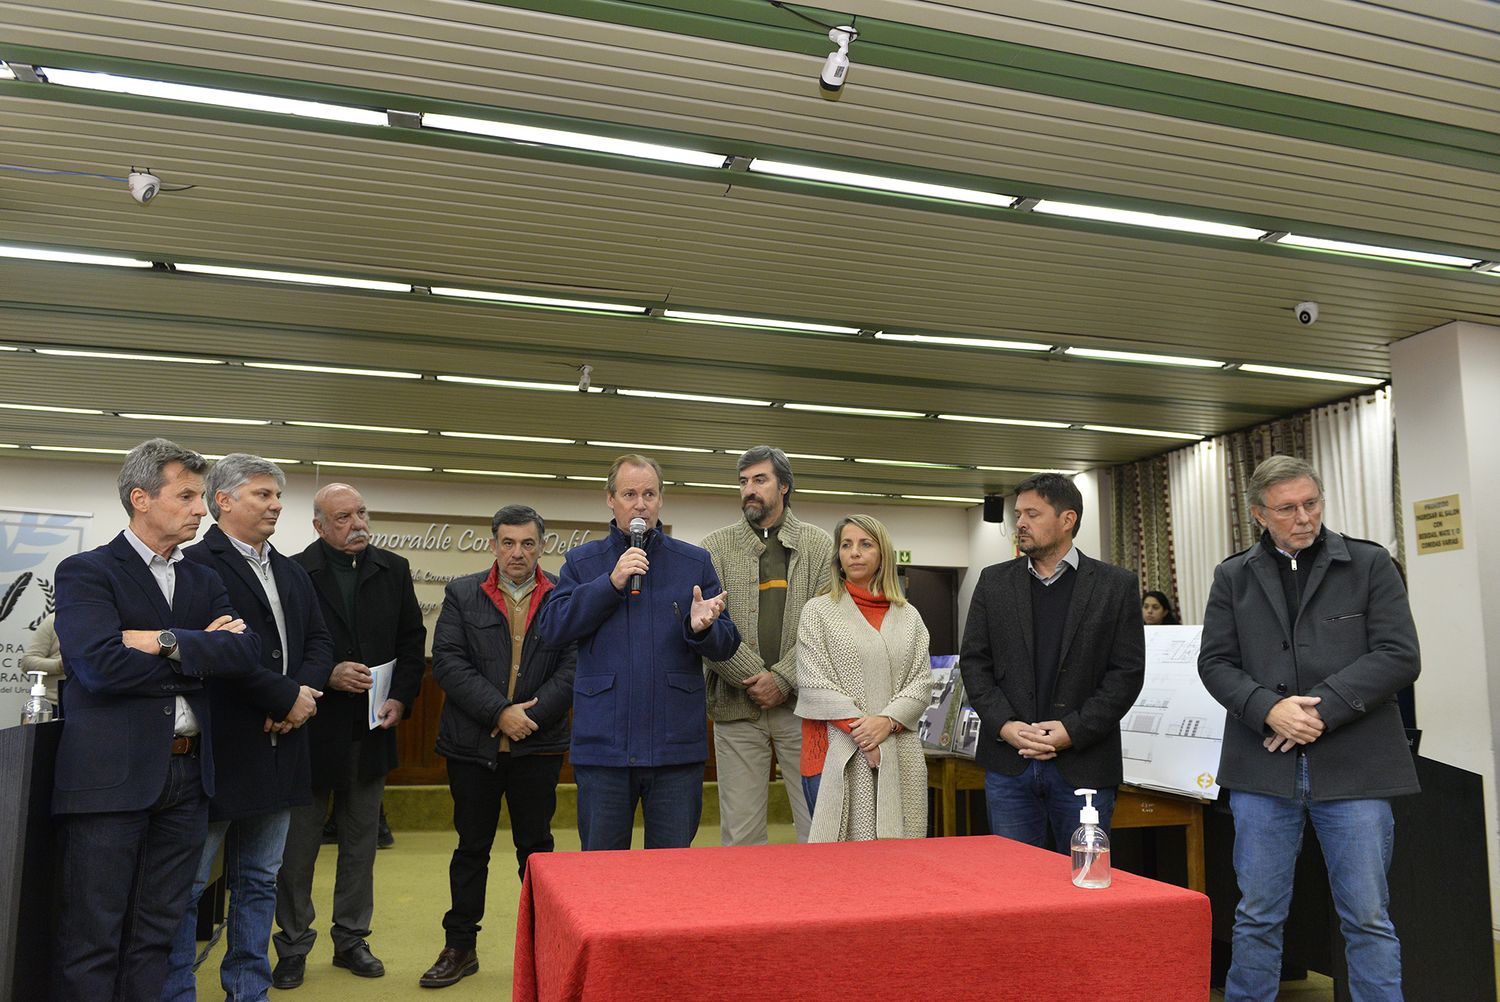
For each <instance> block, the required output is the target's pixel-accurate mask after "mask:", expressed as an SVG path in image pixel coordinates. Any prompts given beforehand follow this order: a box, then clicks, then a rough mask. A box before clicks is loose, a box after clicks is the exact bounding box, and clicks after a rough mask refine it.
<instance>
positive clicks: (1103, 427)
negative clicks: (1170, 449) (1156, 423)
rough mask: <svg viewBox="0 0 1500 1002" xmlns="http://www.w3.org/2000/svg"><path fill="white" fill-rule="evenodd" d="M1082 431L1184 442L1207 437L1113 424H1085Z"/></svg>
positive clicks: (1184, 432) (1198, 440)
mask: <svg viewBox="0 0 1500 1002" xmlns="http://www.w3.org/2000/svg"><path fill="white" fill-rule="evenodd" d="M1081 427H1082V428H1083V430H1084V431H1104V432H1109V433H1110V434H1112V435H1144V436H1145V437H1147V438H1177V439H1182V440H1183V441H1186V442H1201V441H1203V439H1204V438H1206V437H1207V436H1205V435H1195V434H1193V433H1192V432H1187V431H1156V430H1155V429H1152V428H1124V427H1121V426H1119V425H1113V424H1086V425H1082V426H1081Z"/></svg>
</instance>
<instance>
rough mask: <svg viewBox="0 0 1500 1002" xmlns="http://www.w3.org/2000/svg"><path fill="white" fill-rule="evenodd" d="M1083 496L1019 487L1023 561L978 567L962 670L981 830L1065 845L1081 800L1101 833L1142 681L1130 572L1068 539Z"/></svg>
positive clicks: (1066, 488)
mask: <svg viewBox="0 0 1500 1002" xmlns="http://www.w3.org/2000/svg"><path fill="white" fill-rule="evenodd" d="M1082 518H1083V496H1082V495H1081V494H1080V493H1079V491H1078V488H1077V487H1076V486H1074V484H1073V482H1072V481H1071V480H1069V479H1068V478H1066V477H1063V476H1061V475H1059V474H1056V473H1041V474H1037V475H1036V476H1034V477H1031V478H1029V479H1028V480H1025V481H1023V482H1022V483H1021V485H1020V486H1019V487H1017V488H1016V542H1017V546H1018V547H1019V548H1020V550H1021V552H1022V553H1023V554H1025V556H1022V557H1018V558H1016V559H1015V560H1011V561H1007V562H1006V563H1003V564H995V565H994V566H991V567H986V568H985V569H984V571H983V572H982V573H981V574H980V577H979V583H978V585H977V586H976V587H975V589H974V599H973V604H972V605H971V606H970V607H969V619H968V623H967V625H966V627H965V629H964V643H963V652H962V654H961V655H960V657H959V662H958V664H959V670H960V671H961V672H962V674H963V679H964V690H965V691H966V693H967V694H968V697H969V701H970V703H971V704H972V705H973V707H974V709H975V710H977V711H978V712H979V720H980V725H981V730H980V736H979V747H978V750H977V752H976V756H975V757H976V758H977V760H978V762H979V764H980V765H982V766H984V768H985V801H986V805H987V807H988V808H989V819H990V830H991V831H992V832H994V833H995V834H996V835H1004V836H1005V837H1007V838H1013V839H1016V840H1017V841H1021V842H1029V843H1031V844H1032V845H1036V846H1045V845H1046V834H1047V827H1048V823H1049V822H1050V823H1051V827H1052V838H1053V844H1054V845H1055V846H1056V848H1057V851H1058V852H1064V853H1065V852H1067V851H1068V842H1069V839H1070V838H1071V836H1072V834H1073V830H1074V829H1075V828H1077V827H1078V817H1079V813H1078V812H1079V809H1080V808H1081V807H1082V806H1083V805H1084V798H1082V797H1079V796H1076V795H1075V794H1074V792H1073V791H1074V789H1077V788H1088V789H1093V790H1096V791H1098V795H1097V796H1095V797H1094V805H1095V806H1096V807H1098V809H1099V819H1100V821H1101V823H1102V824H1103V825H1104V826H1105V827H1106V828H1107V827H1108V826H1109V821H1110V816H1111V814H1112V813H1113V811H1114V805H1115V787H1116V786H1118V785H1119V783H1120V781H1121V779H1122V778H1123V774H1122V766H1121V762H1120V718H1122V717H1123V716H1125V713H1126V712H1127V711H1128V710H1129V709H1130V707H1131V704H1133V703H1134V702H1135V698H1136V696H1137V695H1139V694H1140V691H1141V684H1142V682H1144V681H1145V677H1146V635H1145V628H1144V627H1143V625H1142V623H1141V589H1140V584H1139V582H1138V581H1137V579H1136V576H1135V575H1134V574H1132V573H1130V572H1129V571H1127V570H1125V569H1123V568H1120V567H1113V566H1111V565H1109V564H1104V563H1100V562H1099V561H1097V560H1092V559H1090V558H1089V557H1086V556H1084V555H1083V554H1082V553H1080V552H1079V551H1078V548H1077V547H1075V546H1074V545H1073V537H1074V536H1076V535H1077V534H1078V524H1079V522H1080V520H1082Z"/></svg>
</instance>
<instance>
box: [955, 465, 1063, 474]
mask: <svg viewBox="0 0 1500 1002" xmlns="http://www.w3.org/2000/svg"><path fill="white" fill-rule="evenodd" d="M975 469H978V470H988V471H990V472H992V473H1060V474H1062V475H1063V476H1065V477H1071V476H1073V475H1075V474H1076V473H1078V471H1077V470H1049V469H1046V468H1045V467H1041V466H977V467H975Z"/></svg>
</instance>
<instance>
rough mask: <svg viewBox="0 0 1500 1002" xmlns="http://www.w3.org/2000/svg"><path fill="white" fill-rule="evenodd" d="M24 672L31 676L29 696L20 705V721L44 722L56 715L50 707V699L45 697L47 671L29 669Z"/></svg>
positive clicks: (25, 722) (30, 722) (26, 722)
mask: <svg viewBox="0 0 1500 1002" xmlns="http://www.w3.org/2000/svg"><path fill="white" fill-rule="evenodd" d="M26 674H28V675H30V676H32V683H31V698H30V699H28V700H27V701H26V705H25V706H23V707H21V723H23V724H45V723H46V722H47V721H49V720H51V719H52V718H53V717H54V716H55V715H56V714H55V712H54V711H53V709H52V701H51V700H50V699H48V698H47V683H46V681H45V679H46V678H47V673H46V672H44V671H29V672H27V673H26Z"/></svg>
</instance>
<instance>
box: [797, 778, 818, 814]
mask: <svg viewBox="0 0 1500 1002" xmlns="http://www.w3.org/2000/svg"><path fill="white" fill-rule="evenodd" d="M822 785H823V774H822V773H821V772H820V773H818V774H817V775H816V776H803V777H802V799H804V800H806V801H807V816H808V817H812V813H813V811H814V810H815V809H816V808H817V806H818V787H820V786H822Z"/></svg>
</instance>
